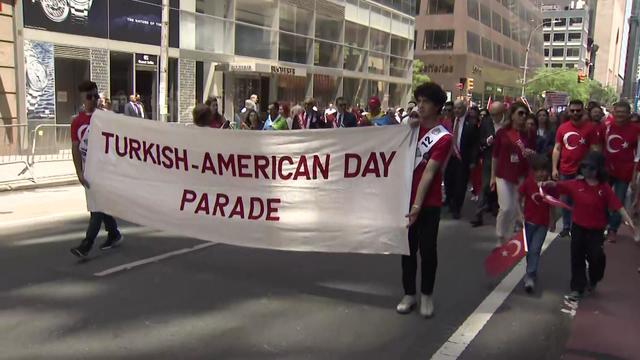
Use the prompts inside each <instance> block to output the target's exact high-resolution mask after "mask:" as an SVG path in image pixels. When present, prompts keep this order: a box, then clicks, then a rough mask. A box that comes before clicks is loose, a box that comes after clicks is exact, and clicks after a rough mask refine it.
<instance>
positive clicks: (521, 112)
mask: <svg viewBox="0 0 640 360" xmlns="http://www.w3.org/2000/svg"><path fill="white" fill-rule="evenodd" d="M516 114H518V115H519V116H525V115H527V112H526V111H524V110H520V111H516Z"/></svg>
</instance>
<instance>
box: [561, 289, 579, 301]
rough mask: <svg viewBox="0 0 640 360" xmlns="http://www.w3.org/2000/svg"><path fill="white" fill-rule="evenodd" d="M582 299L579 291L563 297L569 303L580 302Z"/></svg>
mask: <svg viewBox="0 0 640 360" xmlns="http://www.w3.org/2000/svg"><path fill="white" fill-rule="evenodd" d="M582 297H583V294H582V293H581V292H579V291H572V292H570V293H569V294H567V295H565V296H564V298H565V300H568V301H571V302H578V301H580V299H582Z"/></svg>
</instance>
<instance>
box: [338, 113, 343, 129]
mask: <svg viewBox="0 0 640 360" xmlns="http://www.w3.org/2000/svg"><path fill="white" fill-rule="evenodd" d="M343 116H344V115H342V114H340V115H338V127H342V125H344V123H343V121H344V119H343V118H342V117H343Z"/></svg>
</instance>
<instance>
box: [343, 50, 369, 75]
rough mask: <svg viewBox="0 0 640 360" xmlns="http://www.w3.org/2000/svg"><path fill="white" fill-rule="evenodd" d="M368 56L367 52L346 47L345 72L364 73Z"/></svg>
mask: <svg viewBox="0 0 640 360" xmlns="http://www.w3.org/2000/svg"><path fill="white" fill-rule="evenodd" d="M366 56H367V52H366V51H365V50H361V49H356V48H352V47H349V46H346V47H345V48H344V68H345V70H351V71H360V72H364V59H365V57H366Z"/></svg>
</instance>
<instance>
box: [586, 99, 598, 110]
mask: <svg viewBox="0 0 640 360" xmlns="http://www.w3.org/2000/svg"><path fill="white" fill-rule="evenodd" d="M599 107H600V103H599V102H597V101H594V100H591V101H589V103H587V110H589V112H591V110H592V109H593V108H599Z"/></svg>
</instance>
